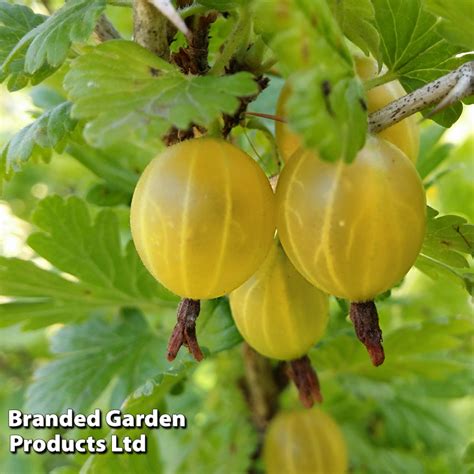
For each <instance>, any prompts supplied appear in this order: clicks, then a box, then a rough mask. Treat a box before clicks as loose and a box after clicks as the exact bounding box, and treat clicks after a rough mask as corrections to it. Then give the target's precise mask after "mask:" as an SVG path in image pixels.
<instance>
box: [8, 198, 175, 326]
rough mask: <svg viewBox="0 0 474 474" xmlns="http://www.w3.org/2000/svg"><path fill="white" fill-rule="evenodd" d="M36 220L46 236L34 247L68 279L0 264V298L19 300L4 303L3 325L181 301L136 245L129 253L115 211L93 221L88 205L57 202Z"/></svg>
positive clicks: (34, 240) (18, 263)
mask: <svg viewBox="0 0 474 474" xmlns="http://www.w3.org/2000/svg"><path fill="white" fill-rule="evenodd" d="M33 221H34V223H35V224H36V225H37V226H38V227H39V228H41V230H42V231H41V232H37V233H34V234H32V235H31V236H30V238H29V239H28V243H29V245H30V246H31V247H32V248H33V249H34V250H35V251H36V252H37V253H38V254H39V255H40V256H42V257H43V258H45V259H46V260H47V261H49V262H50V264H52V265H54V267H55V268H56V269H57V270H60V271H62V272H65V273H67V274H68V275H64V274H59V273H58V272H57V270H56V269H50V270H45V269H42V268H39V267H37V266H36V265H35V264H34V263H33V262H31V261H23V260H19V259H7V258H0V294H2V295H4V296H9V297H13V298H15V300H14V302H13V303H12V302H10V303H4V304H3V305H0V317H1V318H0V325H2V324H3V325H6V324H13V323H15V322H16V323H19V322H26V323H27V324H28V325H31V327H38V326H46V325H48V324H51V322H57V321H61V322H64V321H70V320H71V319H73V318H75V317H84V316H86V315H88V314H90V313H92V312H94V311H97V310H100V311H116V310H117V309H118V308H120V307H124V306H140V307H142V308H146V309H150V310H153V311H156V310H157V309H158V310H160V309H161V310H163V309H164V308H171V307H174V306H175V304H176V302H177V298H176V297H175V296H174V295H172V294H171V293H170V292H168V291H167V290H165V288H163V287H162V286H161V285H160V284H159V283H158V282H156V280H155V279H154V278H153V277H152V276H151V275H150V274H149V273H148V271H147V270H146V269H145V267H144V266H143V264H142V263H141V261H140V259H139V257H138V255H137V253H136V251H135V249H134V247H133V245H132V244H131V242H129V243H128V244H127V246H126V247H125V249H124V248H123V246H122V244H121V235H120V234H121V233H120V228H119V225H118V218H117V216H116V214H115V213H114V212H112V211H111V210H103V211H101V212H99V213H98V214H97V216H96V218H95V220H94V221H92V219H91V217H90V214H89V210H88V207H87V206H86V204H85V203H84V201H82V200H80V199H79V198H77V197H71V198H69V199H67V200H64V199H62V198H60V197H58V196H52V197H48V198H46V199H44V200H43V201H41V202H40V203H39V204H38V206H37V209H36V211H35V213H34V215H33ZM71 275H72V276H73V277H74V278H71ZM15 316H16V317H17V319H16V320H15ZM3 318H4V319H3Z"/></svg>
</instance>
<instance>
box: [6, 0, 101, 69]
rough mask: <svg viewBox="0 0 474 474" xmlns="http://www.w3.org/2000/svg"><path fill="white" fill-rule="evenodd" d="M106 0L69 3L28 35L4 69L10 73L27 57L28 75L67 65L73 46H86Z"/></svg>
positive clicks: (80, 0)
mask: <svg viewBox="0 0 474 474" xmlns="http://www.w3.org/2000/svg"><path fill="white" fill-rule="evenodd" d="M105 5H106V3H105V0H69V1H68V2H66V4H65V5H64V6H63V7H61V8H60V9H59V10H57V11H56V12H55V13H54V14H53V15H52V16H50V17H48V18H47V19H46V21H44V22H42V23H40V24H38V25H37V26H36V27H35V28H34V29H31V30H30V31H29V32H28V33H26V34H25V35H24V36H23V37H22V38H21V39H20V40H19V41H18V43H17V44H16V45H15V47H14V48H13V49H12V50H11V51H10V53H9V54H8V56H7V57H6V58H5V60H4V63H3V66H2V68H3V69H5V70H9V69H11V68H12V67H13V64H14V62H15V61H16V60H18V59H19V58H23V57H24V73H26V74H35V73H38V72H39V71H40V70H41V69H42V68H44V67H45V66H50V71H49V72H52V71H53V70H55V69H57V68H58V67H59V66H61V64H62V63H63V62H64V61H65V59H66V57H67V54H68V52H69V48H70V47H71V44H72V43H84V42H85V41H87V40H88V39H89V37H90V35H91V34H92V31H93V30H94V27H95V24H96V21H97V18H98V17H99V15H100V14H101V13H102V12H103V11H104V9H105Z"/></svg>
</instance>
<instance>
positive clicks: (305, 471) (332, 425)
mask: <svg viewBox="0 0 474 474" xmlns="http://www.w3.org/2000/svg"><path fill="white" fill-rule="evenodd" d="M263 460H264V463H265V467H266V473H267V474H281V473H285V474H344V473H345V472H347V467H348V466H347V448H346V443H345V440H344V436H343V434H342V432H341V430H340V428H339V426H338V425H337V423H336V422H335V421H334V420H333V419H332V418H331V417H330V416H329V415H328V414H327V413H325V412H323V411H321V410H320V409H316V408H313V409H311V410H306V411H288V412H280V413H279V414H278V415H277V416H276V417H275V418H273V420H272V421H271V422H270V424H269V426H268V429H267V432H266V433H265V439H264V445H263Z"/></svg>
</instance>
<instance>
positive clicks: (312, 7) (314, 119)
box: [255, 0, 367, 162]
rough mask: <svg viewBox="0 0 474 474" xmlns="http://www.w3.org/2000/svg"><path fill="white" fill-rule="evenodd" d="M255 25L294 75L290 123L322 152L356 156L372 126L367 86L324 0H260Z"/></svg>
mask: <svg viewBox="0 0 474 474" xmlns="http://www.w3.org/2000/svg"><path fill="white" fill-rule="evenodd" d="M255 3H256V20H255V22H256V27H257V29H258V30H259V31H261V32H262V34H263V36H264V38H266V39H267V41H268V43H269V45H270V47H271V48H272V49H273V51H274V52H275V54H276V55H277V56H278V59H279V67H280V68H281V70H282V72H283V73H284V75H286V76H289V79H288V83H289V86H290V88H291V91H292V93H291V95H290V97H289V100H288V103H287V119H288V123H289V127H290V128H291V129H293V130H294V131H295V132H297V133H298V134H299V135H300V136H301V139H302V141H303V142H304V144H305V145H306V146H307V147H308V148H312V149H313V150H315V151H317V152H319V154H320V156H321V158H323V159H326V160H329V161H335V160H337V159H344V160H345V161H348V162H350V161H352V160H353V159H354V157H355V155H356V153H357V151H358V150H359V149H360V148H361V147H362V146H363V144H364V142H365V137H366V131H367V113H366V110H365V106H364V92H363V89H362V86H361V84H360V83H359V81H358V80H357V79H356V78H355V77H354V69H353V63H352V58H351V55H350V52H349V50H348V49H347V47H346V45H345V40H344V37H343V35H342V32H341V31H340V29H339V27H338V25H337V22H336V21H335V19H334V17H333V16H332V14H331V11H330V10H329V7H328V5H327V3H326V2H325V1H323V0H318V1H314V2H299V1H297V0H285V1H281V0H258V1H257V2H255Z"/></svg>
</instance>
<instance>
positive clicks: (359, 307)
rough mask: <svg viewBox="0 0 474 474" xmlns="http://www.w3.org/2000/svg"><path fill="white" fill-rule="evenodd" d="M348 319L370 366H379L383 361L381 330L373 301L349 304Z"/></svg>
mask: <svg viewBox="0 0 474 474" xmlns="http://www.w3.org/2000/svg"><path fill="white" fill-rule="evenodd" d="M350 318H351V321H352V323H353V324H354V329H355V332H356V335H357V337H358V338H359V340H360V341H361V342H362V344H364V346H365V347H366V349H367V352H368V353H369V355H370V358H371V360H372V364H374V365H375V366H377V365H380V364H382V363H383V361H384V360H385V354H384V351H383V347H382V330H381V329H380V326H379V316H378V313H377V308H376V307H375V303H374V302H373V301H366V302H363V303H351V309H350Z"/></svg>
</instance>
